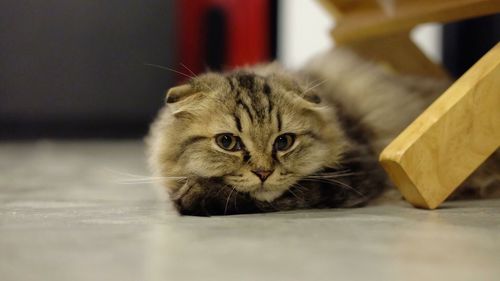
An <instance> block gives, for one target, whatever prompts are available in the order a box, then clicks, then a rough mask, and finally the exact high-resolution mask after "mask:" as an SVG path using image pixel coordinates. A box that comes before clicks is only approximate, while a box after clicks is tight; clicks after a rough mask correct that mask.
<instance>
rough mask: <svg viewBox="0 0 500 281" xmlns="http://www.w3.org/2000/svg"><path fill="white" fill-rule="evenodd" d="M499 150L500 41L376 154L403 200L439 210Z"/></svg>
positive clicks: (417, 205)
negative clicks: (378, 155) (379, 153)
mask: <svg viewBox="0 0 500 281" xmlns="http://www.w3.org/2000/svg"><path fill="white" fill-rule="evenodd" d="M499 146H500V43H499V44H497V45H496V46H495V47H494V48H493V49H492V50H490V51H489V52H488V53H487V54H486V55H485V56H484V57H482V58H481V59H480V60H479V61H478V62H477V63H476V64H475V65H474V66H472V67H471V68H470V69H469V71H467V72H466V73H465V74H464V75H463V76H462V77H461V78H460V79H458V80H457V81H456V82H455V83H454V84H453V85H452V86H451V87H450V88H449V89H448V90H447V91H446V92H445V93H444V94H442V95H441V97H439V99H437V100H436V101H435V102H434V103H433V104H432V105H431V106H430V107H429V108H428V109H427V110H425V111H424V112H423V113H422V114H421V115H420V116H419V117H418V118H417V119H416V120H415V121H414V122H413V123H412V124H411V125H410V126H408V127H407V128H406V129H405V130H404V131H403V132H402V133H401V134H400V135H399V136H398V137H397V138H396V139H394V141H393V142H392V143H391V144H389V145H388V146H387V147H386V148H385V150H384V151H383V152H382V153H381V155H380V161H381V164H382V166H383V167H384V169H385V170H386V171H387V173H388V174H389V177H390V178H391V179H392V181H393V182H394V183H395V184H396V186H397V187H398V189H399V190H400V191H401V193H402V194H403V196H404V197H405V198H406V200H408V201H409V202H410V203H411V204H413V205H414V206H416V207H421V208H427V209H434V208H436V207H438V206H439V205H440V204H441V203H442V202H443V201H444V200H445V199H446V198H447V197H448V196H449V195H450V194H451V193H452V192H453V191H454V190H455V189H456V188H457V187H458V186H459V185H460V184H461V183H462V182H463V181H464V180H465V179H466V178H467V177H468V176H469V175H470V174H471V173H472V172H473V171H474V170H475V169H476V168H477V167H479V166H480V165H481V163H483V162H484V161H485V160H486V159H487V158H488V157H489V156H490V155H491V154H493V153H494V152H495V151H496V150H497V149H498V147H499Z"/></svg>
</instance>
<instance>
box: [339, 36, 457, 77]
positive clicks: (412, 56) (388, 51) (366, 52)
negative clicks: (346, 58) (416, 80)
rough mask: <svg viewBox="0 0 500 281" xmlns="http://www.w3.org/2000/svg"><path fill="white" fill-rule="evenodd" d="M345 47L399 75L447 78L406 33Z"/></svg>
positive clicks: (445, 73)
mask: <svg viewBox="0 0 500 281" xmlns="http://www.w3.org/2000/svg"><path fill="white" fill-rule="evenodd" d="M347 45H349V47H350V48H351V49H352V50H354V51H355V52H356V53H357V54H358V55H360V56H361V57H363V58H365V59H367V60H371V61H375V62H377V63H378V64H382V65H386V66H387V67H389V68H390V69H391V70H393V71H395V72H397V73H400V74H405V75H416V76H426V77H435V78H449V75H448V73H447V72H446V71H445V70H444V69H443V68H442V67H441V66H440V65H438V64H436V63H434V62H433V61H431V60H430V59H429V58H427V56H426V55H425V54H424V53H422V51H421V50H420V49H419V48H418V47H417V46H416V45H415V43H414V42H413V41H412V40H411V38H410V36H409V34H408V33H407V32H403V33H397V34H389V35H385V36H382V37H378V38H373V39H368V40H364V41H356V42H352V43H351V44H347Z"/></svg>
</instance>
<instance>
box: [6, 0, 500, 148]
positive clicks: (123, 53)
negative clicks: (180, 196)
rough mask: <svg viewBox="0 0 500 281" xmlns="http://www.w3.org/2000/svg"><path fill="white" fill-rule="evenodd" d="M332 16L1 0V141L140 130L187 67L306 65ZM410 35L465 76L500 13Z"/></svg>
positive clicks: (256, 7) (167, 0) (208, 0)
mask: <svg viewBox="0 0 500 281" xmlns="http://www.w3.org/2000/svg"><path fill="white" fill-rule="evenodd" d="M333 24H334V23H333V21H332V19H331V17H330V16H329V15H328V14H327V13H326V11H324V10H323V9H322V8H321V7H320V5H319V4H318V3H317V2H316V1H313V0H248V1H238V0H189V1H188V0H185V1H182V0H161V1H160V0H140V1H139V0H119V1H118V0H107V1H84V0H50V1H38V0H0V139H8V140H15V139H38V138H65V139H67V138H137V137H142V136H144V135H145V134H146V132H147V129H148V124H149V123H150V122H151V120H152V119H153V118H154V116H155V114H156V112H157V110H158V109H159V108H160V107H161V106H162V104H163V97H164V93H165V90H166V89H168V88H169V87H171V86H172V85H174V84H176V83H179V82H181V81H182V80H183V79H185V78H186V77H185V76H186V75H187V76H189V75H192V73H199V72H202V71H205V70H208V69H211V70H224V69H230V68H233V67H236V66H240V65H245V64H252V63H257V62H264V61H269V60H275V59H277V60H279V61H281V62H282V63H283V64H284V65H285V66H287V67H289V68H294V69H295V68H299V67H300V66H301V65H302V64H303V63H304V62H305V61H306V60H307V59H308V58H309V57H311V56H312V55H314V54H315V53H318V52H320V51H323V50H327V49H328V48H331V46H332V45H333V43H332V41H331V39H330V37H329V30H330V29H331V28H332V26H333ZM412 36H413V38H414V40H415V41H416V42H417V44H418V45H419V46H420V47H421V48H422V49H423V50H424V51H425V52H426V53H427V54H428V55H429V56H430V57H431V58H432V59H433V60H435V61H438V62H443V63H444V65H445V67H446V68H447V69H448V70H449V71H450V73H451V74H452V75H453V76H454V77H458V76H460V75H461V74H462V73H463V72H464V71H465V70H466V69H468V68H469V67H470V66H471V65H472V64H473V63H474V62H475V61H476V60H477V59H478V58H479V57H481V56H482V55H483V54H484V53H485V52H486V51H487V50H489V49H490V48H491V47H492V46H493V45H494V44H495V43H496V42H497V41H498V39H499V38H500V17H499V15H495V16H489V17H483V18H477V19H473V20H467V21H463V22H458V23H453V24H448V25H445V26H441V25H439V24H430V25H425V26H422V27H419V28H417V29H416V30H415V32H414V33H413V34H412ZM169 69H170V70H169ZM178 72H181V73H183V74H179V73H178Z"/></svg>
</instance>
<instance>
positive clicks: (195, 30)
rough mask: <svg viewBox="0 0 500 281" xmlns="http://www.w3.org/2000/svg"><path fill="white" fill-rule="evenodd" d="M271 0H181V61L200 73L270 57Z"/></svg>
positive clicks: (179, 9)
mask: <svg viewBox="0 0 500 281" xmlns="http://www.w3.org/2000/svg"><path fill="white" fill-rule="evenodd" d="M270 3H271V1H269V0H245V1H242V0H178V2H177V4H178V5H177V9H178V11H179V12H178V21H177V23H178V25H177V26H178V29H177V30H178V38H179V39H180V41H179V44H178V48H179V49H178V54H179V57H178V59H179V60H178V62H179V64H184V65H186V66H187V67H188V68H189V69H191V70H192V71H193V72H195V73H200V72H203V71H206V70H207V67H208V68H221V69H231V68H234V67H236V66H242V65H248V64H254V63H258V62H263V61H268V60H270V59H271V44H270V32H271V28H270V27H271V19H270V14H271V13H270V9H271V7H270V5H271V4H270ZM214 54H215V55H214ZM214 56H215V58H213V57H214ZM214 60H215V61H216V62H215V64H217V66H216V67H214V66H213V65H211V64H214ZM207 62H210V63H207ZM214 70H220V69H214Z"/></svg>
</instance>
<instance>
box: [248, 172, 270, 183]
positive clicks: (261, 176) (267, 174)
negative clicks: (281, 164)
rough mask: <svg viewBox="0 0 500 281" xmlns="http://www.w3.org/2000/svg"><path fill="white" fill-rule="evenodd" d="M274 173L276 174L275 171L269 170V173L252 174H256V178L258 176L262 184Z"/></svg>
mask: <svg viewBox="0 0 500 281" xmlns="http://www.w3.org/2000/svg"><path fill="white" fill-rule="evenodd" d="M273 172H274V170H268V171H265V170H255V171H252V173H254V174H255V175H256V176H258V177H259V179H260V180H261V181H262V182H264V181H265V180H266V179H267V178H268V177H269V176H270V175H271V174H272V173H273Z"/></svg>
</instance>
